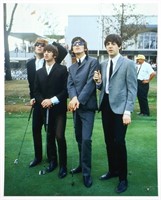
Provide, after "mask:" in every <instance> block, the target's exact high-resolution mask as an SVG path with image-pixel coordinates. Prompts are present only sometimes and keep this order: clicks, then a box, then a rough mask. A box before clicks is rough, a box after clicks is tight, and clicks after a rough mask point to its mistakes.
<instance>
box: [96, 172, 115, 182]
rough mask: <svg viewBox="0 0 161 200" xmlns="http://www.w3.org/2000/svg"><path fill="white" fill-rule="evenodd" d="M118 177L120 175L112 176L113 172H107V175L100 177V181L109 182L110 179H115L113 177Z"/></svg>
mask: <svg viewBox="0 0 161 200" xmlns="http://www.w3.org/2000/svg"><path fill="white" fill-rule="evenodd" d="M117 176H118V173H115V174H112V173H111V172H107V174H103V175H102V176H100V178H99V179H100V180H108V179H110V178H113V177H117Z"/></svg>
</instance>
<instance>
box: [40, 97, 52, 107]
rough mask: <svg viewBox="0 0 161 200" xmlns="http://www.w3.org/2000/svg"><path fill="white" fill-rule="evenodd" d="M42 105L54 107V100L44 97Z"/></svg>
mask: <svg viewBox="0 0 161 200" xmlns="http://www.w3.org/2000/svg"><path fill="white" fill-rule="evenodd" d="M41 105H42V107H43V108H51V107H52V102H51V100H50V99H44V100H43V101H42V102H41Z"/></svg>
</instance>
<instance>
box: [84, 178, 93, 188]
mask: <svg viewBox="0 0 161 200" xmlns="http://www.w3.org/2000/svg"><path fill="white" fill-rule="evenodd" d="M83 182H84V185H85V186H86V187H87V188H89V187H91V186H92V178H91V176H83Z"/></svg>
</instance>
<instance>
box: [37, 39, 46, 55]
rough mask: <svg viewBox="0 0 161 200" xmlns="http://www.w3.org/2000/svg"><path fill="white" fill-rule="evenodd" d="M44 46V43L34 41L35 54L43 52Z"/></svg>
mask: <svg viewBox="0 0 161 200" xmlns="http://www.w3.org/2000/svg"><path fill="white" fill-rule="evenodd" d="M44 47H45V43H42V42H36V44H35V53H36V54H43V52H44Z"/></svg>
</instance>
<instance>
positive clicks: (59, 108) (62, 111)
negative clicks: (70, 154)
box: [34, 44, 68, 178]
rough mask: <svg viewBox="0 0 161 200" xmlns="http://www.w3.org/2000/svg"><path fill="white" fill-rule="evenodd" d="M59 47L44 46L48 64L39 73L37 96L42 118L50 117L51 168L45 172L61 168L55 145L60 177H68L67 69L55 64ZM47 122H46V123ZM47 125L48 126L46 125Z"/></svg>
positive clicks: (35, 89)
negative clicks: (66, 134) (66, 131)
mask: <svg viewBox="0 0 161 200" xmlns="http://www.w3.org/2000/svg"><path fill="white" fill-rule="evenodd" d="M57 57H58V48H57V47H56V46H54V45H52V44H48V45H46V46H45V47H44V60H45V63H44V65H43V67H42V68H40V69H39V70H38V71H37V72H36V78H35V85H34V96H35V99H36V102H37V103H38V104H39V106H40V107H41V113H40V115H41V118H44V119H45V118H47V116H46V112H47V110H48V111H49V114H48V130H46V132H47V156H48V161H49V166H48V167H47V168H46V172H52V171H53V170H55V169H56V167H57V166H58V159H57V150H56V142H57V146H58V155H59V173H58V176H59V178H64V177H65V176H66V175H67V146H66V139H65V128H66V112H67V98H68V93H67V77H68V72H67V67H66V66H64V65H60V64H58V63H56V59H57ZM44 122H46V119H45V120H44ZM44 125H45V123H44Z"/></svg>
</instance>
